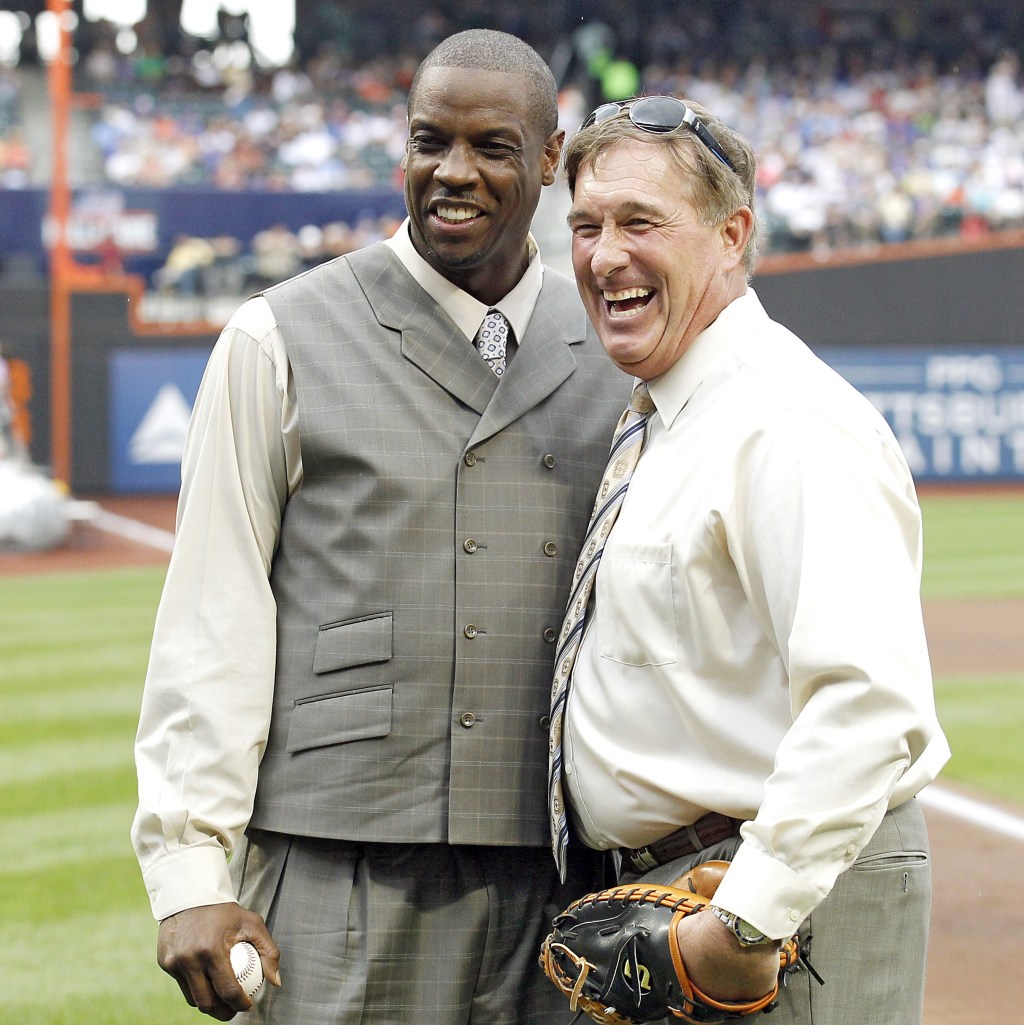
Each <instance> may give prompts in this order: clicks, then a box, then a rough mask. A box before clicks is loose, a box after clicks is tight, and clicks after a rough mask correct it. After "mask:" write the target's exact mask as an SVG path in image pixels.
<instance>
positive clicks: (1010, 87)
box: [0, 0, 1024, 262]
mask: <svg viewBox="0 0 1024 1025" xmlns="http://www.w3.org/2000/svg"><path fill="white" fill-rule="evenodd" d="M304 6H305V16H304V17H303V18H302V19H301V20H300V23H299V25H300V28H299V31H297V34H296V56H295V60H294V61H293V62H292V63H291V64H290V65H289V66H287V67H283V68H276V69H264V68H262V67H261V66H260V63H259V60H258V54H253V53H252V51H251V48H250V47H249V44H248V41H247V37H246V31H245V23H244V19H228V21H227V22H226V23H225V25H224V27H223V32H222V39H221V41H220V43H219V44H218V45H216V46H211V45H209V44H208V43H206V42H203V41H198V40H189V39H187V38H185V37H183V36H182V35H181V34H180V33H178V34H176V35H175V36H174V37H173V38H170V39H169V38H167V36H166V33H165V34H164V35H163V36H156V35H155V34H154V33H152V32H148V33H147V31H146V30H145V26H144V25H143V26H140V27H139V45H138V48H137V49H136V50H135V52H133V53H131V54H124V53H121V52H120V51H119V50H118V48H117V46H116V45H115V33H114V32H113V30H112V29H110V30H109V31H106V30H104V27H103V26H102V24H100V25H97V26H94V27H93V28H92V29H91V35H90V38H89V40H88V45H87V46H84V47H83V50H82V57H81V60H80V64H79V67H78V69H77V76H78V81H77V85H78V88H79V89H82V90H86V91H89V92H90V93H93V94H94V95H97V96H98V97H100V99H99V101H98V104H97V107H96V111H95V120H94V123H93V127H92V135H91V138H92V142H93V144H94V146H95V147H96V155H97V160H96V167H97V169H98V174H99V177H100V179H101V180H100V181H96V182H84V183H83V184H99V185H102V184H108V185H114V186H122V187H130V186H142V187H161V188H162V187H188V186H204V187H210V186H213V187H217V188H222V189H238V190H248V189H254V190H272V191H316V192H324V191H332V190H337V189H353V188H362V187H370V186H380V185H390V186H399V185H400V181H401V171H400V161H401V157H402V151H403V144H404V136H405V104H406V96H407V91H408V87H409V84H410V82H411V78H412V74H413V72H414V71H415V68H416V65H417V63H418V61H419V60H420V59H421V57H422V56H423V55H424V54H425V53H426V52H427V51H428V50H429V49H430V47H431V46H432V45H433V44H434V43H435V42H436V41H437V40H439V39H440V38H443V37H444V36H445V35H447V34H448V33H450V32H451V31H455V30H457V29H459V28H462V27H466V26H467V25H490V26H492V27H497V28H503V29H507V30H509V31H513V32H516V33H517V34H519V35H522V36H523V37H524V38H527V39H529V40H530V41H531V42H533V43H534V45H535V46H537V48H538V49H539V50H540V51H541V52H542V53H543V54H544V55H545V56H546V57H547V58H548V59H549V62H550V63H551V65H552V67H553V68H554V70H555V72H556V75H557V77H558V78H559V81H560V82H561V83H562V92H561V110H562V121H563V126H564V127H565V128H566V129H567V130H568V131H569V132H571V131H572V130H574V128H575V127H576V126H577V125H578V124H579V122H580V121H581V119H582V118H583V116H585V114H586V112H587V110H588V109H589V108H590V107H592V106H593V105H595V104H596V103H598V102H600V101H602V100H604V99H616V98H621V96H623V95H629V94H632V93H633V92H636V91H643V92H671V93H675V94H677V95H681V96H686V97H690V98H693V99H695V100H698V101H699V102H701V103H702V104H704V105H705V106H706V107H708V108H710V109H712V110H713V111H715V113H716V114H718V115H719V116H720V117H721V118H722V119H723V120H725V121H726V122H727V123H729V124H731V125H733V126H734V127H735V128H736V129H737V130H738V131H739V132H741V133H742V134H744V135H745V136H747V137H748V138H749V139H750V140H751V141H752V142H753V144H754V147H755V150H756V152H757V154H758V158H759V161H760V174H759V179H758V186H759V204H760V209H759V214H760V216H761V219H762V221H763V223H764V225H765V228H766V236H767V239H766V245H765V251H767V252H780V251H781V252H786V251H802V250H809V249H815V248H818V247H831V248H835V247H841V246H845V245H855V244H860V243H875V242H891V241H900V240H905V239H912V238H933V237H938V236H945V235H951V234H977V233H984V232H988V231H992V230H999V229H1005V228H1020V227H1024V71H1022V65H1021V57H1022V55H1024V5H1021V4H1019V3H1009V2H1005V0H989V2H988V3H986V2H984V0H982V2H980V3H978V4H972V5H962V4H959V3H953V2H945V0H931V2H928V0H926V2H923V3H920V4H916V5H875V7H876V8H877V9H872V5H867V4H865V5H863V9H857V10H853V11H851V12H848V13H845V14H841V13H837V12H836V11H835V10H832V9H830V8H829V7H828V6H827V5H815V4H809V3H808V4H799V3H794V4H793V5H791V6H790V7H789V8H783V7H782V5H781V4H779V3H778V2H769V0H765V2H748V3H734V4H726V3H719V2H715V0H693V2H691V3H688V4H686V5H685V6H681V5H679V4H678V3H676V2H672V0H654V2H641V3H637V2H633V0H594V2H579V3H573V2H571V0H564V2H558V3H556V2H554V0H541V2H540V3H537V4H534V5H524V4H519V3H515V4H513V3H507V2H499V3H488V4H485V3H483V2H482V0H461V2H457V3H453V4H445V5H444V6H443V8H442V7H429V6H427V7H420V8H416V13H415V14H412V15H410V13H409V12H410V10H411V9H410V7H409V5H408V4H400V3H397V2H395V0H377V2H376V3H374V4H373V5H369V4H361V3H355V4H351V5H338V4H334V3H323V4H317V3H307V4H305V5H304ZM783 10H784V11H785V13H784V14H782V13H780V12H781V11H783ZM16 111H17V75H16V74H15V73H13V72H0V185H6V186H7V187H16V186H17V184H18V182H20V181H24V182H28V181H29V180H30V177H31V172H30V168H29V167H28V166H27V165H28V163H29V159H30V158H29V155H28V153H27V152H26V150H25V147H24V145H23V143H21V142H20V140H21V134H20V126H19V124H18V118H17V113H16ZM311 228H312V226H311ZM314 230H315V231H318V232H319V233H320V241H319V243H318V244H319V245H320V247H321V248H323V245H324V242H323V238H324V236H327V235H329V234H334V233H335V226H329V227H321V228H315V229H314ZM375 230H376V231H378V232H379V231H380V230H382V229H381V228H380V227H379V226H376V227H375ZM383 230H387V226H385V227H384V229H383ZM306 235H307V236H308V237H309V238H307V240H306V241H305V242H304V241H303V240H302V239H300V238H299V237H298V235H297V234H292V236H291V238H292V241H291V242H290V243H289V245H290V247H291V248H292V249H294V250H295V251H296V252H297V253H298V252H301V251H302V250H303V249H306V248H308V247H307V245H306V242H308V241H309V239H310V238H312V232H311V231H307V232H306ZM208 241H209V240H208ZM219 244H220V245H222V246H223V244H224V243H223V240H222V241H221V242H220V243H219ZM328 248H330V249H336V248H337V247H336V245H334V244H333V242H332V244H331V245H330V246H328ZM249 256H250V257H251V259H252V261H255V260H256V258H257V256H256V253H255V252H254V253H250V254H249ZM296 259H300V260H301V257H296ZM213 262H216V261H215V260H214V261H213Z"/></svg>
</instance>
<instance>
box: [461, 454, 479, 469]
mask: <svg viewBox="0 0 1024 1025" xmlns="http://www.w3.org/2000/svg"><path fill="white" fill-rule="evenodd" d="M462 461H463V462H464V463H465V464H466V465H467V466H476V453H475V452H467V453H466V454H465V455H464V456H463V457H462Z"/></svg>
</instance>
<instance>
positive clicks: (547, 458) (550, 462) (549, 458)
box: [544, 452, 555, 470]
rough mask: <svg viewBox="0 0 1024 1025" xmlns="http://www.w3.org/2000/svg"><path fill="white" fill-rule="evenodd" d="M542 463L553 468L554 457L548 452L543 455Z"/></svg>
mask: <svg viewBox="0 0 1024 1025" xmlns="http://www.w3.org/2000/svg"><path fill="white" fill-rule="evenodd" d="M544 465H545V466H546V467H547V468H548V469H549V470H553V469H554V468H555V457H554V456H553V455H552V454H551V453H550V452H549V453H548V454H547V455H546V456H545V457H544Z"/></svg>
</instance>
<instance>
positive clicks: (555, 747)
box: [548, 382, 654, 882]
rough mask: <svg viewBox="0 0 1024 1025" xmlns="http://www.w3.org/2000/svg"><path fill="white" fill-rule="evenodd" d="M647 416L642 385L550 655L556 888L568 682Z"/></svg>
mask: <svg viewBox="0 0 1024 1025" xmlns="http://www.w3.org/2000/svg"><path fill="white" fill-rule="evenodd" d="M653 411H654V402H653V400H652V399H651V396H650V393H649V392H648V391H647V385H646V384H643V383H642V382H641V383H640V384H638V385H637V386H636V388H634V389H633V396H632V398H631V399H630V402H629V409H627V410H626V411H625V412H624V413H623V414H622V416H621V417H620V419H619V422H618V424H617V426H616V428H615V434H614V435H613V436H612V448H611V453H610V455H609V457H608V466H607V467H606V468H605V471H604V478H603V479H602V481H601V488H600V490H599V491H598V493H597V501H596V502H595V503H594V512H593V515H592V516H591V517H590V527H589V528H588V530H587V536H586V537H585V538H584V540H583V550H582V552H580V557H579V559H578V561H577V563H576V572H575V574H574V576H573V579H572V591H571V592H570V594H569V602H568V607H567V609H566V613H565V620H564V622H563V623H562V632H561V633H560V634H559V636H558V647H557V648H556V649H555V678H554V682H553V684H552V687H551V725H550V731H549V735H548V812H549V815H550V819H551V844H552V848H553V850H554V855H555V862H556V863H557V865H558V871H559V873H560V874H561V877H562V882H565V874H566V867H567V866H566V854H567V847H568V843H569V823H568V820H567V817H566V808H565V800H564V797H563V793H562V721H563V718H564V716H565V703H566V699H567V697H568V695H569V678H570V677H571V676H572V668H573V666H574V665H575V663H576V655H577V654H578V653H579V649H580V642H581V641H582V639H583V625H584V620H585V618H586V613H587V603H588V602H589V600H590V594H591V592H592V591H593V588H594V577H595V576H596V575H597V567H598V565H599V563H600V562H601V553H602V552H603V551H604V546H605V543H606V542H607V540H608V535H609V533H611V529H612V525H613V524H614V523H615V518H616V517H617V516H618V515H619V509H620V508H621V506H622V500H623V498H624V497H625V495H626V489H627V488H628V487H629V479H630V477H632V476H633V470H634V469H635V467H636V464H637V460H638V459H639V458H640V450H641V448H643V444H644V437H645V434H646V429H647V420H648V418H649V417H650V415H651V413H652V412H653Z"/></svg>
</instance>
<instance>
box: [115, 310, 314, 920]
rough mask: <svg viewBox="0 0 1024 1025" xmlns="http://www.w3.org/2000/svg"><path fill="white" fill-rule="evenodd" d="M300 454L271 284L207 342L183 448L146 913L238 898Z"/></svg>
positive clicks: (152, 688)
mask: <svg viewBox="0 0 1024 1025" xmlns="http://www.w3.org/2000/svg"><path fill="white" fill-rule="evenodd" d="M300 479H301V465H300V461H299V455H298V430H297V425H296V410H295V399H294V392H293V389H292V385H291V378H290V372H289V368H288V364H287V359H286V358H285V355H284V349H283V345H282V343H281V339H280V334H279V332H278V330H277V326H276V323H275V322H274V318H273V314H272V313H271V310H270V307H269V305H268V304H267V302H266V300H264V299H262V298H255V299H251V300H249V301H247V302H246V303H245V304H244V305H243V306H242V307H241V308H240V309H239V311H238V312H237V313H236V314H235V316H234V317H232V319H231V321H230V322H229V323H228V325H227V326H226V327H225V329H224V331H223V332H222V334H221V336H220V338H219V339H218V342H217V344H216V346H215V347H214V350H213V353H212V355H211V358H210V361H209V364H208V367H207V369H206V372H205V374H204V377H203V381H202V384H201V386H200V389H199V394H198V397H197V399H196V404H195V408H194V411H193V415H192V420H191V423H190V427H189V432H188V438H187V442H186V447H185V454H184V458H183V461H182V487H181V494H180V498H179V504H178V516H177V526H176V540H175V545H174V551H173V553H172V555H171V560H170V564H169V568H168V571H167V578H166V582H165V585H164V590H163V594H162V597H161V600H160V605H159V608H158V611H157V616H156V624H155V629H154V636H153V643H152V649H151V652H150V661H149V668H148V672H147V677H146V686H145V691H144V694H143V699H142V710H141V716H140V723H139V731H138V737H137V740H136V748H135V754H136V765H137V771H138V783H139V806H138V811H137V814H136V818H135V822H134V825H133V827H132V840H133V843H134V846H135V850H136V854H137V856H138V859H139V863H140V865H141V868H142V872H143V878H144V880H145V884H146V888H147V891H148V893H149V896H150V900H151V903H152V908H153V913H154V915H155V917H156V918H158V919H163V918H166V917H167V916H169V915H172V914H175V913H177V912H178V911H181V910H183V909H185V908H189V907H197V906H200V905H204V904H215V903H223V902H226V901H232V900H234V899H235V897H234V893H233V891H232V887H231V883H230V881H229V878H228V867H227V866H228V859H229V858H230V855H231V852H232V851H233V849H234V848H235V846H236V844H237V843H238V841H239V839H240V837H241V834H242V831H243V830H244V829H245V826H246V824H247V823H248V820H249V816H250V814H251V811H252V804H253V795H254V792H255V788H256V777H257V771H258V766H259V762H260V758H261V757H262V754H263V750H264V747H265V744H266V738H267V731H268V728H269V723H270V714H271V707H272V703H273V691H274V665H275V649H276V606H275V602H274V597H273V595H272V593H271V589H270V584H269V579H268V575H269V572H270V566H271V560H272V558H273V555H274V551H275V548H276V545H277V539H278V533H279V529H280V522H281V511H282V509H283V507H284V504H285V502H286V500H287V497H288V495H289V494H290V493H291V492H292V491H293V490H294V489H295V488H296V487H297V486H298V483H299V480H300Z"/></svg>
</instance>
